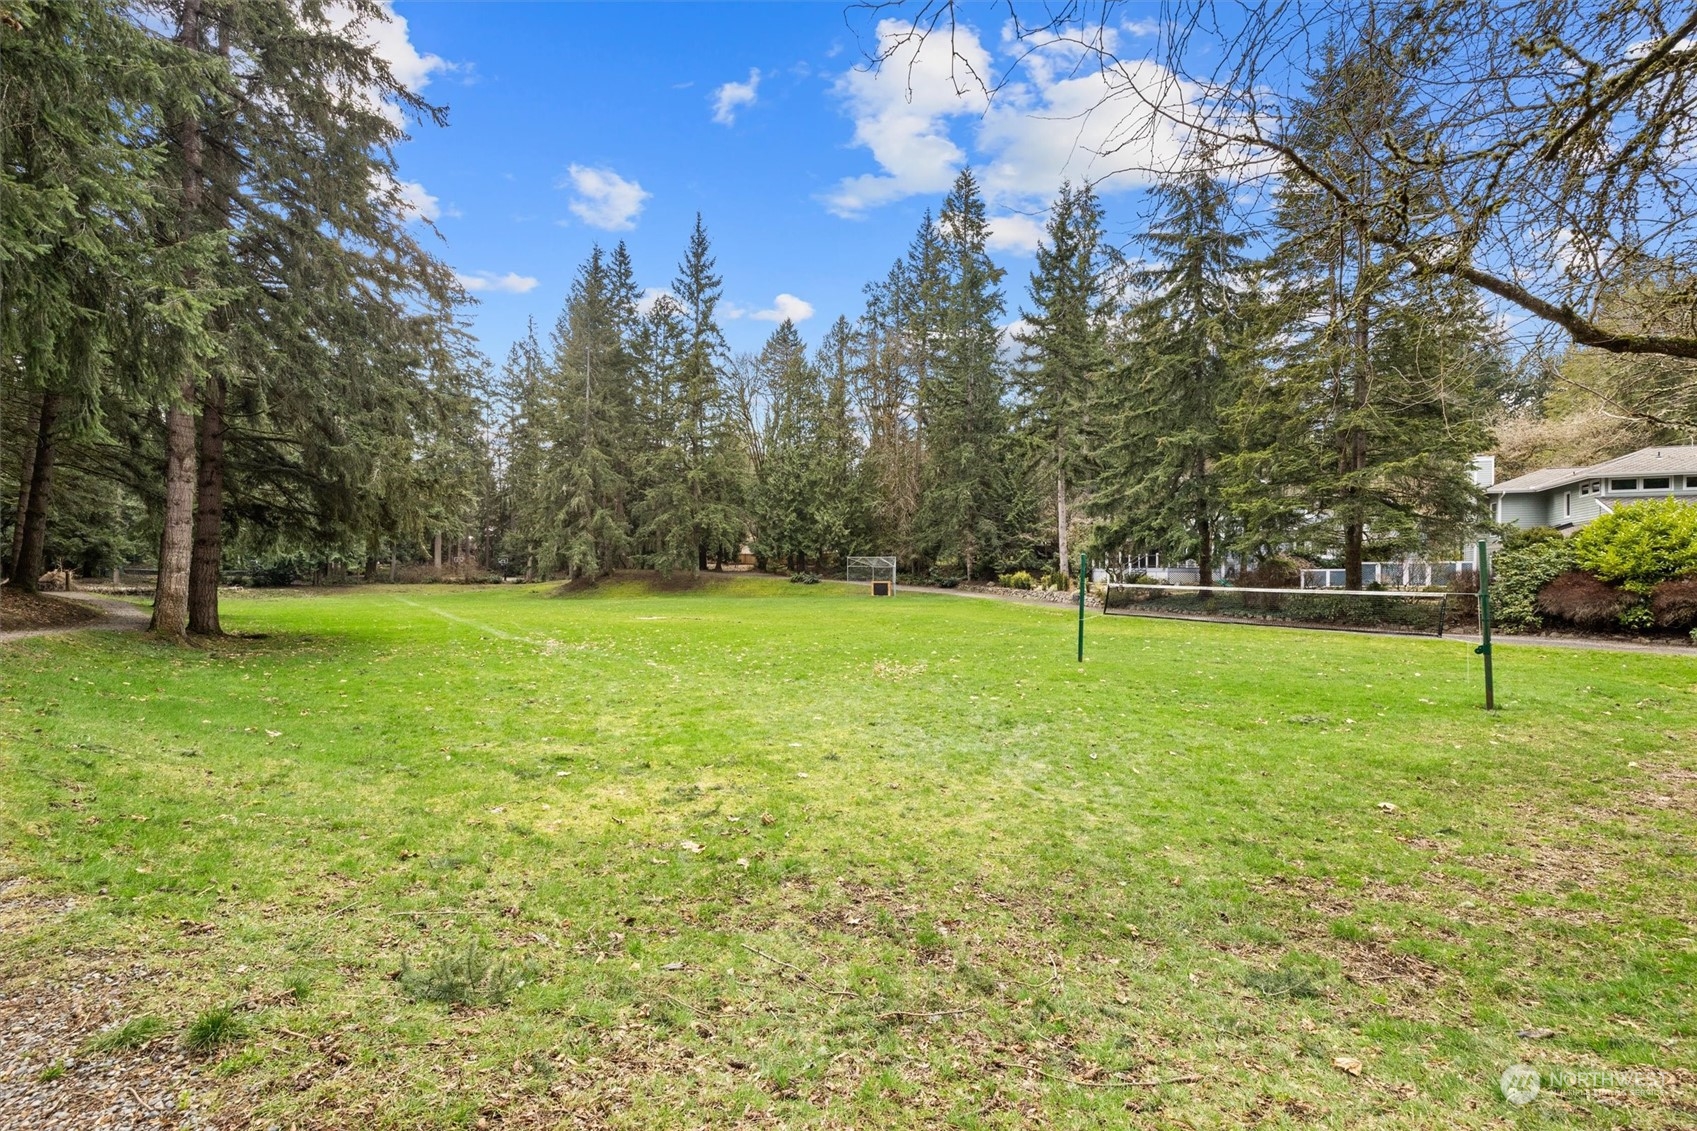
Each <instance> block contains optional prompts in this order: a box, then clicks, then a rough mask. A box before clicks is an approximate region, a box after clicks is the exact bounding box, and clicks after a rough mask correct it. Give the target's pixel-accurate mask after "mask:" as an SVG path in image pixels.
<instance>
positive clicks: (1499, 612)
mask: <svg viewBox="0 0 1697 1131" xmlns="http://www.w3.org/2000/svg"><path fill="white" fill-rule="evenodd" d="M1528 533H1530V531H1529V532H1528ZM1574 565H1575V562H1574V559H1573V547H1572V546H1570V545H1569V544H1568V541H1567V539H1565V538H1562V537H1561V536H1560V535H1557V540H1556V541H1550V540H1548V539H1544V538H1537V539H1528V540H1524V541H1522V542H1521V543H1520V545H1519V546H1516V547H1509V548H1505V549H1504V550H1503V551H1502V552H1501V553H1499V554H1498V555H1497V558H1496V561H1495V563H1494V566H1495V569H1494V570H1493V571H1492V574H1491V615H1492V617H1493V619H1494V620H1495V621H1496V623H1497V624H1498V625H1499V626H1500V627H1502V628H1504V629H1507V630H1509V631H1515V630H1526V629H1530V630H1536V629H1540V628H1543V627H1544V618H1543V615H1542V614H1541V613H1540V612H1539V611H1538V591H1539V590H1541V589H1543V588H1544V586H1546V585H1548V584H1549V583H1550V582H1552V581H1554V580H1555V579H1556V578H1557V577H1559V576H1561V575H1562V574H1564V573H1567V572H1568V571H1569V570H1571V569H1573V568H1574Z"/></svg>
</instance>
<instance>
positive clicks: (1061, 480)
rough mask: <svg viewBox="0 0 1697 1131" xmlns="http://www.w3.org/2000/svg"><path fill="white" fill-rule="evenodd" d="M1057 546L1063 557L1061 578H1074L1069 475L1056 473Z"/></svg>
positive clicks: (1062, 472) (1060, 472)
mask: <svg viewBox="0 0 1697 1131" xmlns="http://www.w3.org/2000/svg"><path fill="white" fill-rule="evenodd" d="M1055 533H1056V535H1057V538H1056V541H1055V545H1056V546H1057V547H1059V550H1060V555H1061V576H1062V577H1071V576H1072V548H1071V547H1070V546H1068V545H1067V473H1066V472H1064V471H1056V472H1055Z"/></svg>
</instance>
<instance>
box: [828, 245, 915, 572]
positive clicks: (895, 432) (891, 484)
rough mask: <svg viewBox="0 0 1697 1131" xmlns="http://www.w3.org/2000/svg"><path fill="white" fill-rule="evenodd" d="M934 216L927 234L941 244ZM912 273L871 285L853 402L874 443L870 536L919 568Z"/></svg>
mask: <svg viewBox="0 0 1697 1131" xmlns="http://www.w3.org/2000/svg"><path fill="white" fill-rule="evenodd" d="M934 228H935V225H934V223H933V222H932V220H931V217H930V214H929V213H927V214H926V218H925V222H924V224H923V225H922V227H921V229H920V230H921V233H922V234H923V236H924V238H925V239H926V240H934V239H935V232H934ZM908 290H909V287H908V269H907V264H906V263H905V262H904V261H902V260H897V261H896V262H895V263H894V264H892V265H891V267H890V270H889V272H888V273H887V274H886V275H885V276H884V278H883V279H881V280H879V281H877V282H874V283H869V284H867V286H866V288H865V294H866V308H865V311H864V312H863V313H862V314H861V316H860V318H859V320H858V321H857V322H856V323H855V327H854V333H853V337H852V339H851V340H850V342H849V353H850V359H851V360H850V362H849V364H850V370H851V374H852V378H853V394H852V395H853V398H854V402H855V406H856V413H857V415H858V417H859V421H860V426H861V427H862V428H864V430H865V435H866V453H865V457H864V463H863V465H862V471H863V479H864V482H865V485H866V489H867V491H868V492H870V494H871V496H872V498H873V499H874V500H875V509H874V513H873V516H872V518H871V519H870V522H869V530H868V536H869V538H870V539H871V541H872V544H873V545H874V546H876V547H878V548H879V552H888V553H891V554H894V555H895V556H896V557H898V558H899V559H901V560H902V561H906V562H910V563H911V562H913V560H914V559H915V557H916V555H917V552H918V548H917V544H916V542H915V537H914V519H915V516H916V515H917V514H918V511H919V496H920V475H919V468H920V464H921V450H920V429H919V388H918V379H917V373H916V371H915V367H914V365H913V364H911V363H910V360H909V358H910V355H911V354H914V353H916V352H917V351H915V350H914V349H913V344H914V341H915V339H914V336H913V334H912V333H911V332H910V328H909V326H908V324H907V319H906V309H907V307H906V305H905V304H904V298H905V297H906V296H907V292H908Z"/></svg>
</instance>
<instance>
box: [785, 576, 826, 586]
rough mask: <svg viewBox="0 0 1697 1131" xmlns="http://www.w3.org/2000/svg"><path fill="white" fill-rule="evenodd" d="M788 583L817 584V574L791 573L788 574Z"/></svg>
mask: <svg viewBox="0 0 1697 1131" xmlns="http://www.w3.org/2000/svg"><path fill="white" fill-rule="evenodd" d="M790 584H791V585H818V584H819V575H818V574H816V573H792V574H790Z"/></svg>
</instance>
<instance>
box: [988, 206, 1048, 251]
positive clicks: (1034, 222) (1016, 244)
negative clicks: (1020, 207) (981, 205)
mask: <svg viewBox="0 0 1697 1131" xmlns="http://www.w3.org/2000/svg"><path fill="white" fill-rule="evenodd" d="M1042 239H1043V221H1042V220H1040V219H1038V218H1037V217H1035V216H1027V215H1025V214H1024V213H1020V212H1010V213H1008V214H1007V215H1006V216H992V217H990V238H989V239H987V240H985V241H984V242H985V243H986V245H988V246H989V248H990V250H991V251H1017V252H1021V253H1023V254H1026V255H1030V254H1031V253H1032V252H1034V251H1036V250H1037V244H1038V243H1039V241H1041V240H1042Z"/></svg>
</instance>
